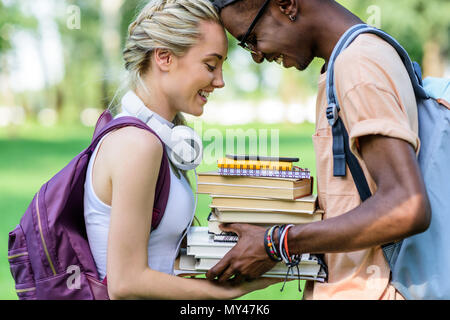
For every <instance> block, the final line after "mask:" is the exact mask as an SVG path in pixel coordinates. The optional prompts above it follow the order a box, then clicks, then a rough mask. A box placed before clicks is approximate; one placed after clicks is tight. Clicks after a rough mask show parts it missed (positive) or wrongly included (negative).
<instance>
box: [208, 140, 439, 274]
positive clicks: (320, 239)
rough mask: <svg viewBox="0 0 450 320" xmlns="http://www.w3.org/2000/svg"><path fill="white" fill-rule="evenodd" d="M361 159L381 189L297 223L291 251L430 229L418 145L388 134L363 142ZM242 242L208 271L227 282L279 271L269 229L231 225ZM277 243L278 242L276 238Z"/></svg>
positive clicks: (341, 247) (332, 248)
mask: <svg viewBox="0 0 450 320" xmlns="http://www.w3.org/2000/svg"><path fill="white" fill-rule="evenodd" d="M359 142H360V146H361V156H362V158H363V160H364V162H365V164H366V166H367V169H368V170H369V172H370V175H371V176H372V178H373V179H374V181H375V183H376V185H377V190H376V192H375V193H374V195H373V196H372V197H370V198H369V199H368V200H367V201H365V202H364V203H362V204H361V205H360V206H358V207H357V208H355V209H353V210H351V211H349V212H347V213H345V214H343V215H341V216H338V217H335V218H330V219H326V220H323V221H319V222H315V223H310V224H305V225H297V226H295V227H293V228H291V229H290V230H289V234H288V246H289V251H290V252H291V253H297V254H299V253H329V252H348V251H357V250H361V249H365V248H371V247H375V246H379V245H382V244H385V243H389V242H392V241H396V240H400V239H403V238H406V237H409V236H411V235H414V234H416V233H421V232H423V231H425V230H426V229H427V228H428V226H429V224H430V220H431V209H430V205H429V202H428V197H427V194H426V190H425V186H424V182H423V179H422V176H421V173H420V169H419V166H418V163H417V159H416V155H415V152H414V150H413V148H412V146H411V145H410V144H409V143H407V142H405V141H403V140H400V139H394V138H388V137H384V136H378V135H376V136H367V137H363V138H360V141H359ZM226 230H227V231H234V232H236V233H238V235H239V236H240V237H239V242H238V243H237V244H236V246H235V247H234V248H233V249H232V250H231V251H230V252H228V254H227V255H226V256H225V257H224V258H223V259H222V260H221V261H220V262H219V263H218V264H217V265H216V266H214V267H213V268H212V269H211V270H210V271H209V272H208V273H207V277H208V278H209V279H213V278H215V277H219V280H221V281H224V280H226V279H228V278H229V277H231V276H232V275H233V274H238V275H240V277H243V278H256V277H259V276H260V275H261V274H263V273H265V272H267V271H268V270H270V269H271V268H272V267H273V265H274V264H273V262H272V261H271V260H270V259H269V257H268V256H267V254H266V252H265V249H264V244H263V237H264V231H265V230H264V229H263V228H258V227H255V226H250V225H238V224H231V225H228V226H226ZM276 240H277V239H276Z"/></svg>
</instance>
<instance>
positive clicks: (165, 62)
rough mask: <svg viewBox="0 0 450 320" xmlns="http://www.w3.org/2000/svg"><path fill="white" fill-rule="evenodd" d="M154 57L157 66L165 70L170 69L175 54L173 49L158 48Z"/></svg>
mask: <svg viewBox="0 0 450 320" xmlns="http://www.w3.org/2000/svg"><path fill="white" fill-rule="evenodd" d="M154 58H155V64H156V67H157V68H159V69H160V70H161V71H164V72H167V71H169V70H170V68H171V66H172V65H173V62H174V55H173V53H172V51H170V50H167V49H159V48H158V49H156V50H155V53H154Z"/></svg>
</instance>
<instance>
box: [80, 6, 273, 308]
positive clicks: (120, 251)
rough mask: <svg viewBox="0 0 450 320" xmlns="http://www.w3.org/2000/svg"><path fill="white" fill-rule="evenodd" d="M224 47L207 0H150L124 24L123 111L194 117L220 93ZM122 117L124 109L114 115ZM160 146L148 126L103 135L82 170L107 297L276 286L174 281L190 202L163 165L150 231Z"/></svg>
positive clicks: (213, 295) (172, 120) (207, 295)
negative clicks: (163, 185) (165, 193)
mask: <svg viewBox="0 0 450 320" xmlns="http://www.w3.org/2000/svg"><path fill="white" fill-rule="evenodd" d="M227 50H228V43H227V38H226V34H225V31H224V29H223V27H222V24H221V22H220V20H219V17H218V15H217V13H216V11H215V9H214V7H213V6H212V5H211V4H210V2H209V1H208V0H167V1H162V0H152V1H150V2H149V3H148V4H147V5H146V6H145V7H144V8H143V10H142V11H141V13H140V14H139V16H138V17H137V19H136V21H134V22H133V23H132V24H131V25H130V27H129V37H128V40H127V42H126V48H125V50H124V60H125V66H126V69H127V70H128V72H129V74H130V83H129V87H130V91H128V93H127V94H126V95H125V96H124V98H123V99H122V106H124V105H127V106H130V105H133V104H135V105H141V104H143V105H145V107H146V108H148V109H149V110H150V111H152V112H153V113H154V114H155V117H157V118H158V120H159V121H160V122H162V123H165V124H167V126H169V127H173V126H174V125H176V124H180V123H181V122H182V117H181V116H180V115H179V113H180V112H185V113H188V114H191V115H195V116H199V115H201V114H202V113H203V108H204V107H205V104H206V103H207V100H208V96H209V95H210V94H211V93H213V91H214V90H215V89H220V88H223V87H224V85H225V84H224V81H223V77H222V65H223V62H224V60H225V59H226V56H227ZM121 115H129V114H127V113H126V110H122V113H121V114H120V115H119V116H121ZM162 156H163V145H162V144H161V142H160V141H159V139H158V138H157V137H156V136H155V135H153V134H151V133H149V132H148V131H146V130H142V129H138V128H135V127H126V128H122V129H119V130H116V131H114V132H112V133H110V134H108V135H107V136H105V137H104V138H103V140H102V141H101V142H100V143H99V145H98V147H97V149H96V150H95V151H94V154H93V156H92V157H91V161H90V164H89V168H88V172H87V177H86V185H85V212H84V215H85V221H86V228H87V233H88V239H89V244H90V247H91V251H92V254H93V257H94V260H95V262H96V265H97V269H98V272H99V275H100V277H101V278H102V279H103V278H105V277H106V276H107V280H108V281H107V282H108V293H109V296H110V298H111V299H231V298H235V297H239V296H241V295H244V294H246V293H248V292H250V291H253V290H256V289H262V288H265V287H267V286H268V285H270V284H273V283H274V280H269V279H258V280H255V281H252V282H245V283H243V284H240V285H234V284H231V283H225V284H220V285H219V284H218V283H217V282H214V281H209V280H205V279H187V278H180V277H176V276H174V275H173V265H174V258H175V257H176V255H177V250H178V244H179V242H180V240H181V237H182V235H183V231H184V230H185V229H186V228H187V227H188V226H189V225H190V223H191V221H192V220H191V217H192V211H193V208H194V196H193V193H192V190H191V189H190V185H189V183H188V181H187V180H186V177H185V175H184V174H178V173H177V171H178V170H177V169H176V168H175V167H174V166H171V172H170V175H171V177H170V179H171V185H170V193H169V199H168V203H167V207H166V210H165V213H164V216H163V218H162V220H161V222H160V224H159V226H158V228H157V229H156V230H154V231H152V232H150V230H151V222H152V221H151V220H152V211H153V210H152V209H153V203H154V194H155V186H156V181H157V178H158V173H159V169H160V164H161V159H162Z"/></svg>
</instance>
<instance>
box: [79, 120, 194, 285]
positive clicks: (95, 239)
mask: <svg viewBox="0 0 450 320" xmlns="http://www.w3.org/2000/svg"><path fill="white" fill-rule="evenodd" d="M124 115H126V114H123V113H122V114H120V115H118V116H117V117H120V116H124ZM117 117H116V118H117ZM167 122H168V121H167ZM169 123H170V122H169ZM107 136H108V134H107V135H106V136H104V137H103V138H102V139H101V140H100V142H99V144H98V145H97V147H96V149H95V150H94V153H93V154H92V157H91V159H90V161H89V166H88V169H87V173H86V181H85V185H84V188H85V189H84V190H85V191H84V218H85V223H86V231H87V236H88V240H89V246H90V248H91V251H92V255H93V257H94V261H95V263H96V266H97V271H98V273H99V276H100V279H102V280H103V279H104V278H105V276H106V255H107V249H108V231H109V223H110V214H111V207H110V206H108V205H107V204H105V203H104V202H102V201H101V200H100V199H99V198H98V197H97V195H96V194H95V191H94V189H93V185H92V167H93V164H94V161H95V158H96V156H97V152H98V149H99V147H100V146H101V143H102V142H103V139H105V138H106V137H107ZM169 167H170V166H169ZM130 170H133V168H130ZM180 176H181V178H180V179H178V178H177V176H176V175H175V174H174V173H173V171H172V168H170V191H169V198H168V202H167V207H166V210H165V212H164V216H163V218H162V219H161V222H160V224H159V226H158V228H156V230H154V231H152V232H151V233H150V239H149V243H148V265H149V267H150V268H151V269H153V270H156V271H161V272H164V273H168V274H173V265H174V259H175V257H176V256H177V254H178V250H179V244H180V241H181V238H182V236H183V231H185V229H186V228H187V227H188V226H189V225H190V224H191V223H192V219H193V215H194V212H193V211H194V195H193V192H192V189H191V187H190V186H189V183H188V181H187V180H186V179H185V178H184V176H183V175H182V174H180ZM149 232H150V230H149Z"/></svg>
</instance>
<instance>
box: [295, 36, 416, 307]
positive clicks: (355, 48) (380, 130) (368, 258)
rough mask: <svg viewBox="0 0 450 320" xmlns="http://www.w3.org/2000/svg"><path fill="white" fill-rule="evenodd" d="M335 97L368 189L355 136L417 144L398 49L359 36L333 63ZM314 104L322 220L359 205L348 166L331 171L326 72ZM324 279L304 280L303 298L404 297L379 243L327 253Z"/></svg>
mask: <svg viewBox="0 0 450 320" xmlns="http://www.w3.org/2000/svg"><path fill="white" fill-rule="evenodd" d="M335 73H336V90H337V99H338V100H339V103H340V106H341V111H340V117H341V118H342V120H343V122H344V124H345V127H346V128H347V131H348V133H349V138H350V146H351V150H352V152H353V153H354V154H355V155H356V157H357V158H358V160H359V162H360V164H361V166H362V168H363V170H364V172H365V175H366V177H367V179H368V183H369V186H370V188H371V190H372V193H374V192H375V191H376V185H375V183H374V181H373V179H372V178H371V177H370V174H369V173H368V171H367V168H366V166H365V164H364V161H362V159H361V156H360V154H359V150H358V137H363V136H366V135H372V134H377V135H383V136H388V137H393V138H398V139H402V140H404V141H407V142H408V143H410V144H411V145H412V146H413V147H414V149H415V150H416V152H418V150H419V148H420V142H419V137H418V135H417V132H418V118H417V117H418V116H417V105H416V100H415V96H414V92H413V88H412V85H411V81H410V79H409V76H408V74H407V72H406V69H405V68H404V65H403V63H402V61H401V60H400V57H399V56H398V54H397V52H396V51H395V50H394V49H393V48H392V47H391V46H390V45H389V44H388V43H386V42H384V41H383V40H382V39H381V38H378V37H377V36H375V35H370V34H363V35H361V36H359V37H358V38H357V39H356V40H355V41H354V42H353V43H352V44H351V45H350V47H348V48H347V49H346V50H345V51H344V52H342V54H341V55H340V56H339V57H338V59H337V60H336V64H335ZM318 85H319V93H318V98H317V107H316V112H317V114H316V132H315V134H314V136H313V142H314V149H315V153H316V168H317V180H318V185H317V186H318V196H319V206H320V207H321V208H322V209H324V211H325V215H324V219H328V218H332V217H336V216H339V215H342V214H345V213H346V212H348V211H350V210H352V209H354V208H355V207H357V206H358V205H360V203H361V201H360V198H359V194H358V191H357V190H356V187H355V185H354V182H353V179H352V177H351V173H350V171H349V169H348V167H347V176H346V177H334V176H333V156H332V144H333V141H332V133H331V127H330V126H329V124H328V121H327V119H326V115H325V110H326V108H327V98H326V74H322V75H321V77H320V80H319V84H318ZM325 261H326V263H327V265H328V268H329V280H328V283H323V284H322V283H312V282H311V283H308V284H307V287H306V290H305V295H304V297H305V299H364V300H365V299H371V300H372V299H402V298H403V297H402V296H401V295H400V294H399V293H398V292H397V291H396V290H395V288H394V287H393V286H392V285H390V270H389V266H388V265H387V263H386V261H385V258H384V256H383V252H382V249H381V247H375V248H370V249H366V250H360V251H356V252H349V253H331V254H326V255H325Z"/></svg>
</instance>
